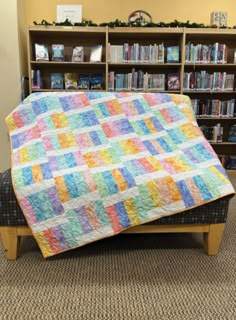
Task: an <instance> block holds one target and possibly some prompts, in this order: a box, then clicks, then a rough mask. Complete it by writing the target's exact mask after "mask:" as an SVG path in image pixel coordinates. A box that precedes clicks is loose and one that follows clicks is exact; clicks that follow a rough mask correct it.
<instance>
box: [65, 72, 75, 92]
mask: <svg viewBox="0 0 236 320" xmlns="http://www.w3.org/2000/svg"><path fill="white" fill-rule="evenodd" d="M77 78H78V77H77V74H76V73H73V72H66V73H65V74H64V82H65V89H72V90H77V89H78V84H77Z"/></svg>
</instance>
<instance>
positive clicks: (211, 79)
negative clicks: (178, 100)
mask: <svg viewBox="0 0 236 320" xmlns="http://www.w3.org/2000/svg"><path fill="white" fill-rule="evenodd" d="M183 85H184V90H191V89H193V90H215V91H217V90H222V91H223V90H225V91H233V90H234V74H228V73H226V72H214V73H212V74H209V73H207V72H206V71H200V72H185V73H184V82H183Z"/></svg>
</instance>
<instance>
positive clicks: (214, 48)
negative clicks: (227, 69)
mask: <svg viewBox="0 0 236 320" xmlns="http://www.w3.org/2000/svg"><path fill="white" fill-rule="evenodd" d="M227 58H228V47H227V46H226V44H221V43H218V42H216V43H214V44H213V45H211V44H209V45H207V44H196V45H194V44H192V43H188V44H187V45H186V46H185V62H186V63H216V64H217V63H219V64H222V63H227Z"/></svg>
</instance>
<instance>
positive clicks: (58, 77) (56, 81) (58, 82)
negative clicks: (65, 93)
mask: <svg viewBox="0 0 236 320" xmlns="http://www.w3.org/2000/svg"><path fill="white" fill-rule="evenodd" d="M63 88H64V75H63V73H61V72H52V73H51V89H63Z"/></svg>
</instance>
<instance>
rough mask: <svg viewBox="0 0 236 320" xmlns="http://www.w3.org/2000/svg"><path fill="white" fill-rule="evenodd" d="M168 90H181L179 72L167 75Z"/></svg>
mask: <svg viewBox="0 0 236 320" xmlns="http://www.w3.org/2000/svg"><path fill="white" fill-rule="evenodd" d="M167 90H180V79H179V74H178V73H169V74H168V75H167Z"/></svg>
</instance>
